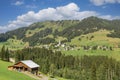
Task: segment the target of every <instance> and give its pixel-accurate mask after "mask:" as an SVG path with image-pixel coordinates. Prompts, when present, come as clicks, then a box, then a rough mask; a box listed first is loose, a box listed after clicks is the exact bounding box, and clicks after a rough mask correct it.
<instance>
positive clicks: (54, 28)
mask: <svg viewBox="0 0 120 80" xmlns="http://www.w3.org/2000/svg"><path fill="white" fill-rule="evenodd" d="M101 29H106V30H108V31H110V34H107V36H108V37H113V38H120V31H119V30H120V20H111V21H109V20H104V19H100V18H97V17H89V18H86V19H84V20H82V21H79V20H61V21H45V22H38V23H34V24H32V25H30V26H28V27H23V28H19V29H16V30H13V31H8V32H6V33H2V34H0V42H6V41H7V40H8V39H10V38H12V39H15V38H16V39H17V40H22V41H23V42H29V45H30V46H35V45H40V44H50V43H57V42H58V40H57V39H59V37H62V38H64V39H63V40H61V41H63V42H70V41H71V39H73V38H75V37H77V36H80V35H84V34H88V33H93V32H96V31H99V30H101Z"/></svg>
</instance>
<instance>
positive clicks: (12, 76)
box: [0, 60, 35, 80]
mask: <svg viewBox="0 0 120 80" xmlns="http://www.w3.org/2000/svg"><path fill="white" fill-rule="evenodd" d="M9 65H12V64H11V63H9V62H4V61H1V60H0V80H35V79H32V78H30V77H28V76H26V75H24V74H22V73H19V72H16V71H9V70H7V67H8V66H9Z"/></svg>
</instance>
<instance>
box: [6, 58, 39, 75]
mask: <svg viewBox="0 0 120 80" xmlns="http://www.w3.org/2000/svg"><path fill="white" fill-rule="evenodd" d="M39 67H40V66H39V65H38V64H36V63H35V62H33V61H32V60H24V61H20V62H17V63H15V64H14V65H12V66H8V69H9V70H17V71H19V72H21V71H28V72H31V73H33V74H36V75H37V74H38V68H39Z"/></svg>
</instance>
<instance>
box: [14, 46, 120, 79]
mask: <svg viewBox="0 0 120 80" xmlns="http://www.w3.org/2000/svg"><path fill="white" fill-rule="evenodd" d="M15 54H16V58H15V59H16V61H20V60H29V59H31V60H33V61H35V62H37V63H38V64H39V65H40V68H39V70H40V71H41V72H43V73H45V74H49V75H51V76H52V77H54V76H59V77H64V78H67V79H71V80H119V79H120V71H119V70H120V62H118V61H116V60H115V59H112V58H108V57H107V56H81V57H74V56H71V55H69V56H65V55H63V54H61V52H53V51H52V50H47V49H45V48H26V49H22V50H18V51H16V52H15Z"/></svg>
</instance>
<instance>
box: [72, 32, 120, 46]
mask: <svg viewBox="0 0 120 80" xmlns="http://www.w3.org/2000/svg"><path fill="white" fill-rule="evenodd" d="M109 33H110V32H109V31H107V30H100V31H97V32H94V33H89V34H87V35H82V36H84V37H82V36H79V37H76V38H74V39H72V41H71V44H75V45H91V46H93V45H106V46H113V47H115V46H116V45H118V44H120V39H119V38H110V37H107V36H106V35H107V34H109ZM91 36H94V38H93V39H92V40H89V39H90V37H91ZM87 37H88V39H87ZM79 38H81V41H79V40H78V39H79Z"/></svg>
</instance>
